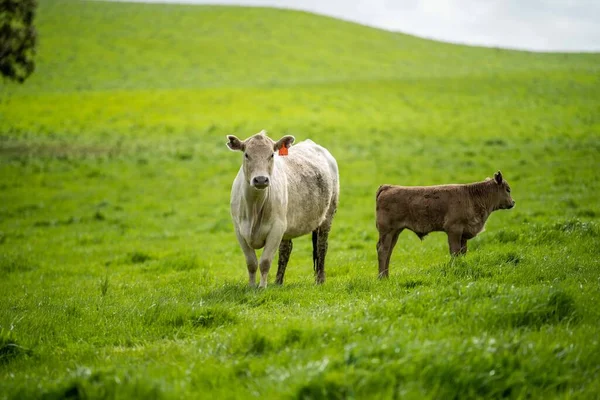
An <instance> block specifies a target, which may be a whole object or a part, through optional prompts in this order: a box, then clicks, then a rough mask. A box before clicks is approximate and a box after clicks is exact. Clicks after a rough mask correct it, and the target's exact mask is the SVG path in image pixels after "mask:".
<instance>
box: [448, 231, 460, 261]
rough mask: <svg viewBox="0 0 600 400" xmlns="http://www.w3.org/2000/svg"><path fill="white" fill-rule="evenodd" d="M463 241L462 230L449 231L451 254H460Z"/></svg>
mask: <svg viewBox="0 0 600 400" xmlns="http://www.w3.org/2000/svg"><path fill="white" fill-rule="evenodd" d="M461 241H462V233H461V232H453V231H451V232H448V247H449V248H450V254H451V255H453V256H457V255H459V254H460V249H461Z"/></svg>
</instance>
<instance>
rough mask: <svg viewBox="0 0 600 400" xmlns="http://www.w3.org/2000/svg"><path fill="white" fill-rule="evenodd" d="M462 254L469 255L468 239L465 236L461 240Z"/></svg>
mask: <svg viewBox="0 0 600 400" xmlns="http://www.w3.org/2000/svg"><path fill="white" fill-rule="evenodd" d="M460 254H467V239H466V238H465V237H464V236H463V237H462V238H461V239H460Z"/></svg>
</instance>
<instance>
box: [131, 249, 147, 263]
mask: <svg viewBox="0 0 600 400" xmlns="http://www.w3.org/2000/svg"><path fill="white" fill-rule="evenodd" d="M149 260H152V256H151V255H149V254H148V253H144V252H142V251H134V252H131V253H129V254H128V255H127V261H129V262H130V263H132V264H143V263H145V262H146V261H149Z"/></svg>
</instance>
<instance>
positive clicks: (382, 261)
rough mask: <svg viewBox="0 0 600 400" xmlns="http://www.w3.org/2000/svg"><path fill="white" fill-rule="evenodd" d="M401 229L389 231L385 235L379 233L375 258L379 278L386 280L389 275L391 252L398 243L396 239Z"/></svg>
mask: <svg viewBox="0 0 600 400" xmlns="http://www.w3.org/2000/svg"><path fill="white" fill-rule="evenodd" d="M401 232H402V229H399V230H397V231H389V232H387V233H381V232H379V241H378V242H377V258H378V261H379V278H387V277H388V276H389V274H390V259H391V258H392V250H394V246H396V243H397V242H398V237H399V236H400V233H401Z"/></svg>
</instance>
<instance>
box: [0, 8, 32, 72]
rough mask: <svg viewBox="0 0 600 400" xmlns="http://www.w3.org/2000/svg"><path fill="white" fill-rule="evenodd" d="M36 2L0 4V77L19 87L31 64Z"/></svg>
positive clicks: (30, 68)
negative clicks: (12, 81)
mask: <svg viewBox="0 0 600 400" xmlns="http://www.w3.org/2000/svg"><path fill="white" fill-rule="evenodd" d="M36 7H37V1H36V0H0V74H1V75H2V76H4V77H5V78H7V79H11V80H14V81H17V82H19V83H23V82H24V81H25V79H27V77H29V75H31V73H32V72H33V70H34V68H35V64H34V61H33V57H34V55H35V46H36V36H37V35H36V31H35V28H34V26H33V18H34V16H35V10H36Z"/></svg>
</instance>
